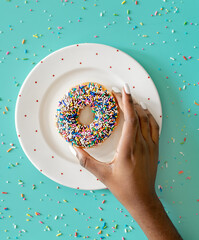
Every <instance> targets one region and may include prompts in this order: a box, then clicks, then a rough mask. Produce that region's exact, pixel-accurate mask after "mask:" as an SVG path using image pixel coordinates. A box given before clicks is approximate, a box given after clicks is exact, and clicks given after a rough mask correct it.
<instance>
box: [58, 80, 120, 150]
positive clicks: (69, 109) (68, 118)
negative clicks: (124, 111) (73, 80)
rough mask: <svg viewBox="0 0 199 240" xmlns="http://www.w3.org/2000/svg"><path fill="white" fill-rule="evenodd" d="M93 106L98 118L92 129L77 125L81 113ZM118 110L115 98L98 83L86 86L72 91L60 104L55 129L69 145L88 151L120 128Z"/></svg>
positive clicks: (87, 126)
mask: <svg viewBox="0 0 199 240" xmlns="http://www.w3.org/2000/svg"><path fill="white" fill-rule="evenodd" d="M86 106H90V107H91V109H92V112H93V113H94V114H95V117H94V120H93V122H92V123H90V125H83V124H81V123H80V122H79V121H78V116H79V114H80V110H82V109H84V108H85V107H86ZM118 115H119V107H118V105H117V103H116V101H115V98H114V96H113V95H112V94H111V93H110V92H109V91H108V90H107V89H106V88H105V87H104V86H102V85H100V84H98V83H84V84H81V85H78V86H76V87H74V88H72V89H71V90H70V91H69V92H68V94H67V95H65V96H64V97H63V99H62V100H61V101H59V105H58V109H57V114H56V125H57V129H58V131H59V133H60V134H61V135H62V136H63V137H64V139H65V140H66V141H67V142H70V143H72V145H75V146H76V147H82V148H89V147H94V146H96V145H98V144H99V143H102V142H103V141H104V140H105V139H107V138H108V137H109V136H110V135H111V133H112V131H113V130H114V128H115V126H116V125H117V121H118Z"/></svg>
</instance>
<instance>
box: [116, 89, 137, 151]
mask: <svg viewBox="0 0 199 240" xmlns="http://www.w3.org/2000/svg"><path fill="white" fill-rule="evenodd" d="M122 102H123V113H124V125H123V128H122V135H121V138H120V141H119V144H118V148H117V151H118V152H119V151H122V152H126V153H127V154H128V150H129V149H132V148H133V147H134V144H135V137H136V133H137V128H138V126H139V125H138V123H139V120H138V116H137V113H136V111H135V108H134V104H133V98H132V96H131V93H130V88H129V86H128V84H125V85H124V88H123V91H122Z"/></svg>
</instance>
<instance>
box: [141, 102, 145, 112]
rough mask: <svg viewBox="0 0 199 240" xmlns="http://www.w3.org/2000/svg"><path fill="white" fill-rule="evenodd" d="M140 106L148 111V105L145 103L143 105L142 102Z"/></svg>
mask: <svg viewBox="0 0 199 240" xmlns="http://www.w3.org/2000/svg"><path fill="white" fill-rule="evenodd" d="M140 105H141V107H142V108H143V109H144V110H146V109H147V106H146V104H145V103H143V102H140Z"/></svg>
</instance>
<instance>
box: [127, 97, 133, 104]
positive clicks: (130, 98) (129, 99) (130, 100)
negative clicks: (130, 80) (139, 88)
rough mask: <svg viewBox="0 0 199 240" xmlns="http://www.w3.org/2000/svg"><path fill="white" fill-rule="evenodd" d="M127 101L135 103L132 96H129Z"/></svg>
mask: <svg viewBox="0 0 199 240" xmlns="http://www.w3.org/2000/svg"><path fill="white" fill-rule="evenodd" d="M127 102H128V103H129V104H131V105H133V99H132V97H131V96H129V97H128V99H127Z"/></svg>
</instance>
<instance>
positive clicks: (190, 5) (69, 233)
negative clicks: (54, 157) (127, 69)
mask: <svg viewBox="0 0 199 240" xmlns="http://www.w3.org/2000/svg"><path fill="white" fill-rule="evenodd" d="M121 2H122V1H116V0H115V1H114V0H109V1H108V0H95V1H91V0H87V1H83V0H79V1H78V0H74V1H73V3H71V1H68V2H67V1H66V2H64V1H55V0H54V1H53V0H51V1H49V0H48V1H47V0H38V1H22V0H10V1H5V0H0V143H1V142H4V144H0V239H1V240H3V239H25V240H35V239H37V240H40V239H42V240H43V239H50V240H51V239H56V235H57V234H58V233H62V235H61V236H59V238H60V239H68V240H70V239H76V238H75V237H74V234H75V232H78V236H79V238H80V239H86V238H87V236H88V238H89V239H97V240H99V239H101V238H100V237H104V239H111V240H120V239H122V237H124V238H125V240H127V239H128V240H131V239H141V240H142V239H147V238H146V237H145V235H144V233H143V232H142V230H141V229H140V228H139V226H138V225H137V224H136V222H135V221H134V220H133V219H132V217H131V216H130V215H129V214H128V212H127V211H126V210H125V209H124V207H123V206H122V205H121V204H120V203H119V202H118V201H117V200H116V199H115V197H114V196H113V195H112V194H111V193H110V192H109V191H108V190H99V191H93V192H92V191H81V190H74V189H70V188H67V187H63V186H60V185H58V184H57V183H55V182H53V181H51V180H49V179H48V178H46V177H45V176H43V175H42V174H41V173H40V172H39V171H38V170H36V168H34V166H33V165H32V164H31V163H30V161H29V160H28V159H27V157H26V156H25V154H24V153H23V151H22V149H21V147H20V144H19V142H18V139H17V136H16V132H15V122H14V113H15V102H16V99H17V95H18V92H19V90H20V87H21V85H22V83H23V81H24V79H25V78H26V76H27V74H28V73H29V71H30V70H31V69H32V68H33V67H34V66H35V64H37V63H38V62H39V61H40V60H41V59H42V58H44V57H45V56H47V55H48V54H49V53H51V52H53V51H55V50H57V49H60V48H62V47H65V46H68V45H71V44H75V43H83V42H94V43H103V44H107V45H111V46H114V47H116V48H119V49H121V50H123V51H124V52H126V53H128V54H130V55H131V56H132V57H134V58H135V59H136V60H137V61H138V62H140V63H141V64H142V65H143V66H144V68H145V69H146V70H147V71H148V73H149V74H150V75H151V77H152V79H153V81H154V82H155V85H156V87H157V89H158V91H159V94H160V98H161V101H162V107H163V129H162V134H161V137H160V154H159V160H160V163H159V167H158V174H157V180H156V191H157V193H158V196H159V197H160V199H161V201H162V203H163V205H164V207H165V209H166V211H167V212H168V215H169V217H170V218H171V219H172V221H173V223H174V224H175V226H176V227H177V229H178V230H179V232H180V233H181V235H182V236H183V239H189V240H190V239H191V240H196V239H199V225H198V224H199V215H198V214H199V188H198V183H199V174H198V171H199V157H198V147H199V115H198V114H199V106H197V105H195V104H194V101H196V102H198V103H199V74H198V73H199V72H198V69H199V61H198V60H199V50H198V49H199V42H198V38H199V34H198V30H199V29H198V22H199V19H198V12H197V11H198V9H199V2H198V1H194V0H189V1H186V0H184V1H179V0H176V1H171V0H165V1H160V0H153V1H148V0H138V5H136V4H135V1H132V0H131V1H130V0H127V1H126V3H125V4H123V5H122V4H121ZM83 8H85V9H83ZM30 9H32V11H30ZM128 9H129V10H130V14H129V15H127V10H128ZM161 9H162V10H161ZM156 11H158V14H157V15H156V16H154V14H155V12H156ZM101 12H103V16H102V17H100V13H101ZM114 13H116V14H118V16H114V15H113V14H114ZM151 14H153V16H151ZM159 14H161V15H159ZM127 16H129V17H130V18H131V20H130V21H129V23H128V19H127ZM78 20H79V21H78ZM140 22H142V23H143V26H141V25H140ZM185 22H187V24H186V23H185ZM105 26H106V28H105ZM135 26H137V27H135ZM57 27H63V28H62V29H58V28H57ZM49 28H50V29H49ZM132 28H134V30H133V29H132ZM172 30H174V31H173V33H172ZM157 32H159V34H158V33H157ZM35 34H37V36H38V38H35V37H33V35H35ZM143 35H147V36H148V37H143ZM94 36H98V37H97V38H95V37H94ZM22 39H25V40H26V41H25V44H23V45H22ZM13 46H14V47H15V48H13ZM42 46H43V47H42ZM25 50H27V53H25ZM8 51H9V52H10V53H9V54H8V55H6V52H8ZM183 56H185V57H186V58H187V60H184V58H183ZM189 56H190V57H191V58H189ZM170 57H171V58H174V59H175V60H172V59H170ZM23 58H27V60H23ZM140 81H141V79H140ZM184 86H185V87H184ZM179 88H181V89H182V90H181V91H179ZM183 88H184V89H183ZM5 106H7V107H8V109H9V111H8V112H7V111H5ZM3 111H5V112H6V113H5V114H3ZM184 138H186V141H185V142H184ZM10 143H13V144H14V146H16V148H15V149H13V150H12V151H11V152H9V153H7V150H8V149H9V148H10ZM182 143H183V144H182ZM166 162H167V163H166ZM179 171H183V173H182V174H179V173H178V172H179ZM19 180H21V181H22V182H23V184H19V183H20V182H19ZM33 185H35V189H32V188H33ZM158 185H161V186H162V192H161V191H160V190H159V189H158ZM1 192H8V194H2V193H1ZM21 194H24V196H25V198H26V200H23V199H22V198H21ZM102 194H104V196H103V195H102ZM64 199H66V200H67V201H68V202H64V201H63V200H64ZM103 200H106V202H105V203H104V204H102V201H103ZM98 207H102V208H103V211H100V210H99V209H98ZM4 208H8V209H7V210H5V209H4ZM73 208H77V209H78V212H76V211H74V209H73ZM35 212H39V213H40V214H41V215H40V216H36V215H35ZM26 214H30V215H32V217H30V216H27V215H26ZM62 214H63V216H62ZM55 216H58V218H57V220H55V219H54V218H55ZM143 217H144V216H143ZM100 218H101V219H102V221H100ZM27 219H29V220H30V221H27ZM39 221H42V222H43V224H41V223H39ZM104 222H106V226H107V228H105V229H103V230H102V234H97V233H98V232H99V230H100V229H101V227H102V226H103V224H104ZM65 224H66V225H65ZM116 224H117V225H118V227H117V229H113V228H112V227H114V226H115V225H116ZM15 225H16V228H15ZM46 226H49V227H50V229H51V231H48V230H47V231H44V230H45V229H47V228H46ZM97 226H99V229H95V228H96V227H97ZM129 226H132V227H133V229H132V230H131V229H130V228H129ZM22 229H24V230H25V231H26V232H23V231H22ZM125 229H128V231H127V233H125ZM20 231H22V232H20ZM107 233H108V234H109V235H110V236H109V237H107V236H106V234H107Z"/></svg>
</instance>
